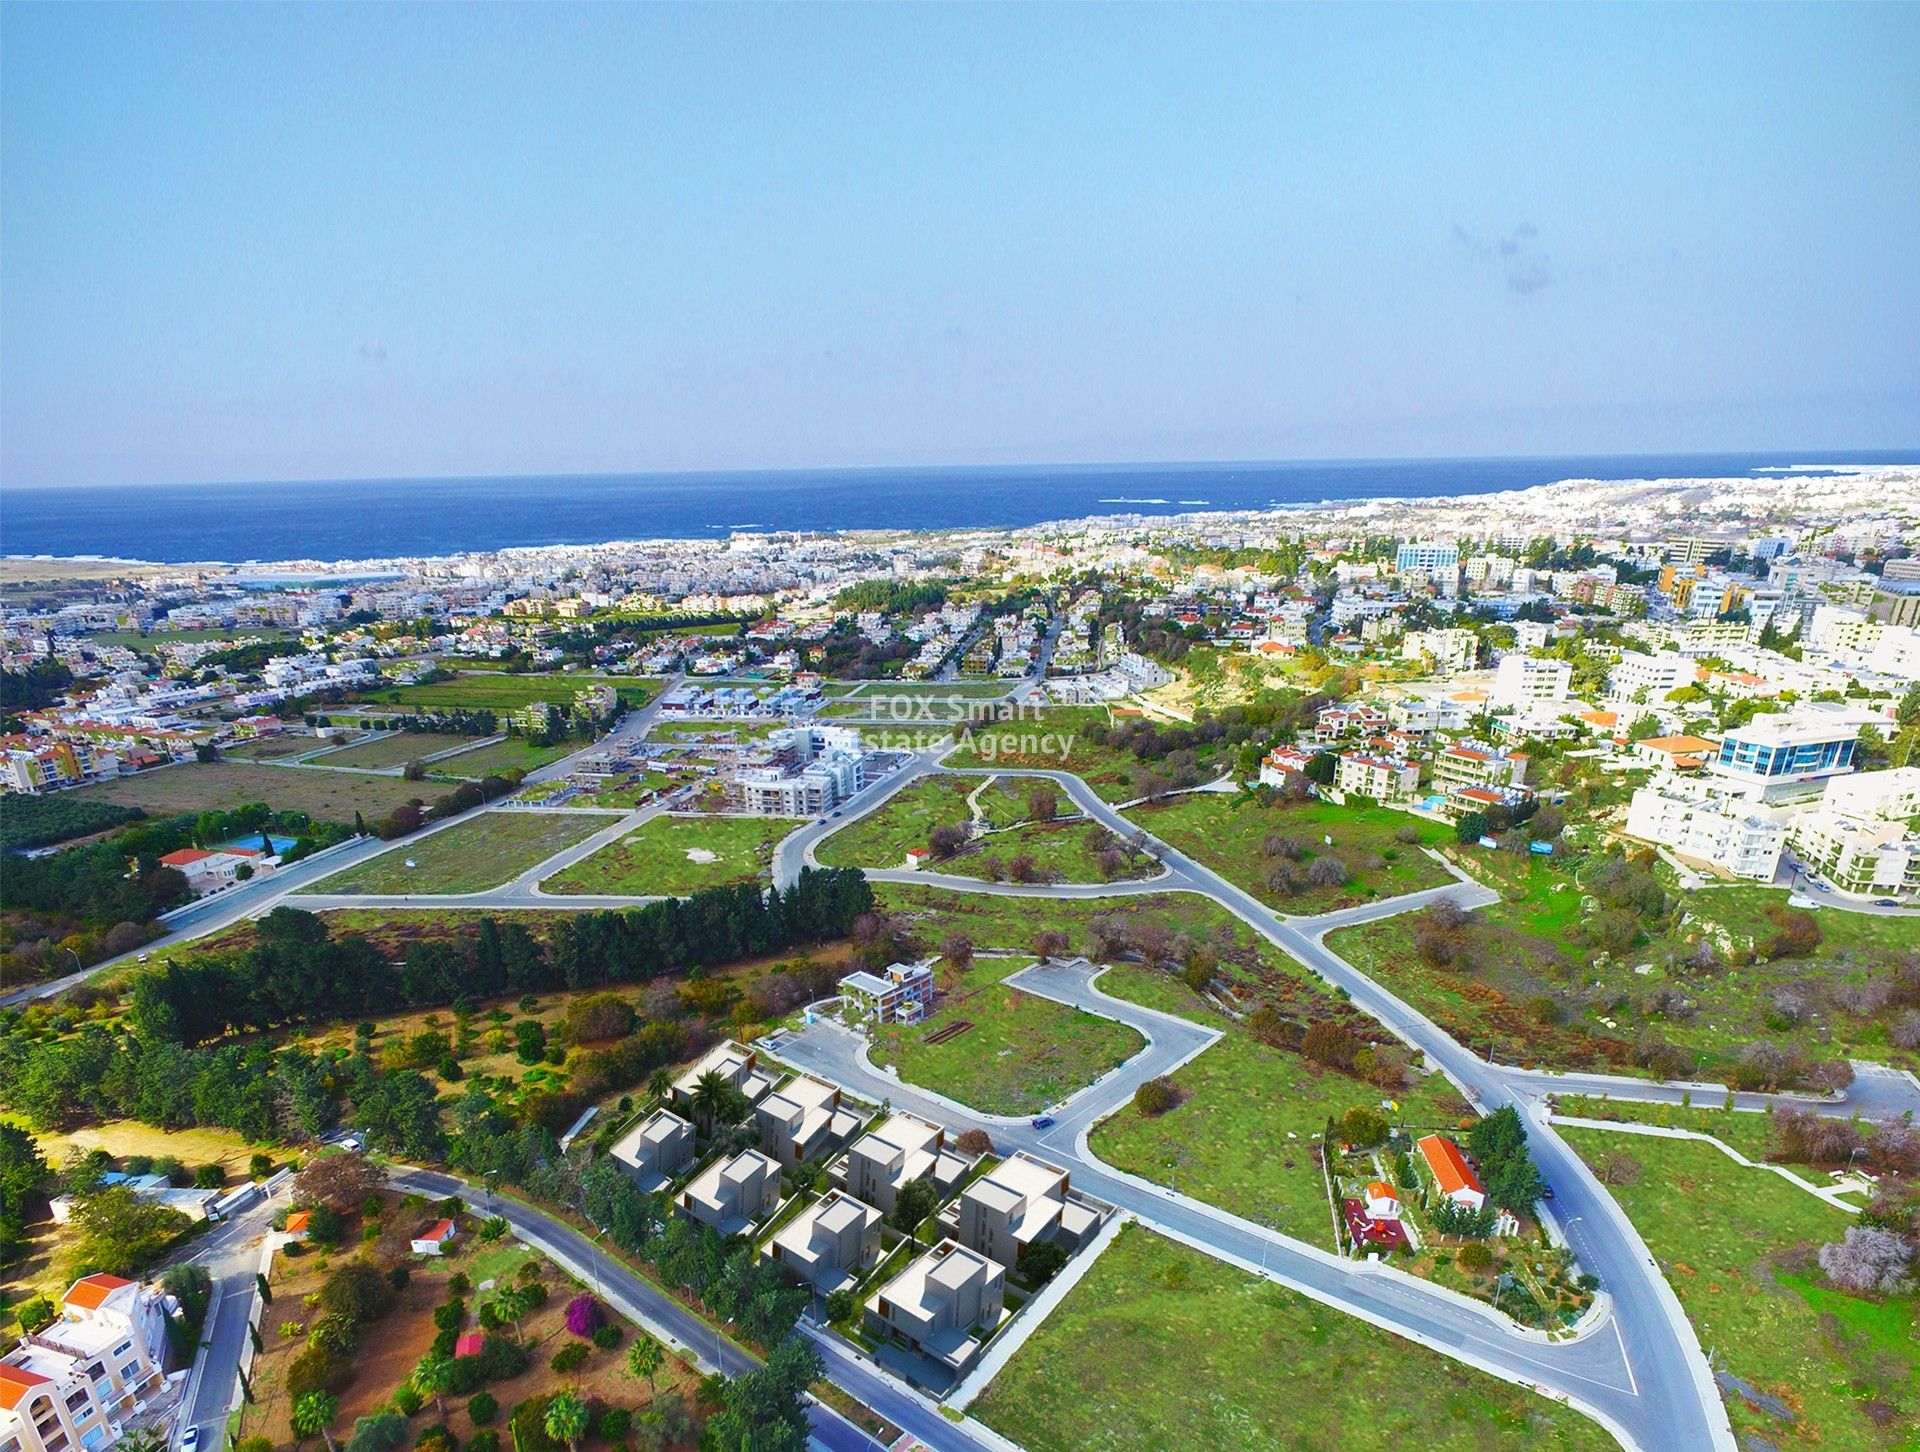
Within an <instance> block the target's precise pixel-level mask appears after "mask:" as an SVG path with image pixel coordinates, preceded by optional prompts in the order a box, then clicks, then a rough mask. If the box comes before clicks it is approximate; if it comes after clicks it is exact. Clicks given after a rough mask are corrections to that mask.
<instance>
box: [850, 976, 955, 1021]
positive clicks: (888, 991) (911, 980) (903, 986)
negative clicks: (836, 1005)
mask: <svg viewBox="0 0 1920 1452" xmlns="http://www.w3.org/2000/svg"><path fill="white" fill-rule="evenodd" d="M840 997H841V1000H842V1004H843V1008H842V1014H843V1016H844V1017H845V1018H846V1019H847V1020H848V1022H850V1023H875V1024H882V1023H919V1022H920V1021H921V1020H922V1019H923V1018H925V1017H926V1016H927V1015H928V1014H929V1013H931V1012H933V1001H934V985H933V965H932V963H931V962H927V963H893V964H890V965H888V966H887V967H886V968H883V969H881V971H880V972H878V973H869V972H867V971H866V969H864V968H861V969H856V970H855V971H854V972H852V973H849V974H847V976H846V977H844V978H842V979H841V980H840Z"/></svg>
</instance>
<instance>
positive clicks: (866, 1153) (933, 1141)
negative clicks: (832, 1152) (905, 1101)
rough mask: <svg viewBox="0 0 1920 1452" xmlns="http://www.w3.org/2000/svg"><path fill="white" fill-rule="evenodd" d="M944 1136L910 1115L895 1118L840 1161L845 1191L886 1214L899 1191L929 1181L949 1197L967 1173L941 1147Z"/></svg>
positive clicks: (856, 1144)
mask: <svg viewBox="0 0 1920 1452" xmlns="http://www.w3.org/2000/svg"><path fill="white" fill-rule="evenodd" d="M946 1146H947V1133H946V1131H945V1130H943V1129H939V1128H936V1127H935V1126H933V1125H931V1124H928V1123H927V1122H926V1120H924V1119H920V1118H917V1117H915V1116H914V1115H911V1114H895V1115H891V1116H889V1117H888V1118H887V1119H886V1120H885V1121H884V1122H883V1123H881V1124H878V1125H876V1126H875V1127H874V1128H872V1129H870V1130H868V1131H867V1132H866V1133H865V1134H863V1135H861V1136H860V1138H859V1139H857V1140H855V1141H854V1142H853V1145H852V1147H851V1148H849V1149H848V1150H847V1153H846V1157H845V1158H844V1159H843V1160H842V1161H841V1163H840V1166H839V1168H840V1170H841V1173H842V1175H843V1177H844V1179H845V1182H846V1191H847V1193H848V1194H849V1195H852V1196H853V1197H854V1198H855V1199H857V1200H864V1201H866V1203H867V1204H869V1205H874V1206H877V1207H878V1208H879V1209H880V1210H881V1212H882V1213H883V1214H892V1213H893V1207H894V1205H895V1204H896V1203H897V1202H898V1199H899V1194H900V1187H901V1186H902V1185H905V1184H907V1183H908V1182H909V1181H912V1180H923V1179H924V1180H932V1181H933V1183H934V1186H935V1188H937V1189H938V1190H939V1191H940V1193H941V1195H942V1196H946V1195H950V1194H952V1193H953V1189H954V1187H955V1186H956V1185H958V1184H959V1183H960V1181H961V1179H962V1178H963V1177H964V1176H965V1175H966V1173H967V1162H966V1161H965V1160H964V1159H962V1158H961V1157H960V1156H959V1155H957V1154H955V1153H954V1152H953V1151H951V1150H949V1149H948V1148H947V1147H946Z"/></svg>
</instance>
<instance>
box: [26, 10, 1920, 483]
mask: <svg viewBox="0 0 1920 1452" xmlns="http://www.w3.org/2000/svg"><path fill="white" fill-rule="evenodd" d="M1916 74H1920V7H1916V6H1913V5H1897V6H1896V5H1874V6H1863V7H1850V6H1845V5H1821V6H1816V7H1809V8H1795V7H1791V6H1764V7H1763V6H1753V7H1743V8H1724V9H1723V8H1712V7H1706V6H1632V7H1624V8H1606V9H1582V8H1571V7H1558V6H1556V7H1551V8H1538V9H1534V8H1521V7H1512V6H1501V7H1489V8H1479V9H1475V8H1464V7H1447V6H1437V5H1436V6H1423V7H1419V8H1414V9H1372V8H1364V7H1360V6H1345V5H1342V6H1325V7H1319V8H1309V9H1287V8H1281V9H1256V8H1252V7H1245V6H1234V7H1217V8H1204V7H1200V6H1185V7H1180V8H1165V9H1152V8H1147V7H1143V6H1129V7H1125V8H1104V7H1096V6H1076V5H1053V6H1048V7H1045V8H1038V9H1023V8H1017V7H1006V6H995V7H984V6H983V7H967V6H959V5H952V6H941V7H918V6H916V7H907V6H896V7H886V8H860V7H853V6H834V7H815V6H789V7H771V6H768V7H754V8H727V7H722V6H703V7H698V8H668V7H664V6H637V5H636V6H619V7H615V6H602V7H592V8H580V9H572V8H566V7H558V6H556V7H539V8H532V7H528V8H509V7H500V8H488V7H481V6H464V5H463V6H451V5H442V6H434V7H423V8H410V7H406V6H398V5H392V6H389V5H378V6H370V5H361V6H340V7H334V8H319V7H315V8H303V7H300V6H294V5H271V6H268V5H257V6H182V5H146V6H133V5H126V6H116V7H109V8H90V7H87V6H82V5H57V6H56V5H44V4H42V5H25V4H13V5H8V6H6V7H4V9H0V185H3V187H4V200H3V201H0V481H4V482H6V483H11V484H23V485H24V484H74V483H92V482H118V481H124V482H143V481H158V480H179V481H189V480H220V479H277V478H302V477H313V478H327V477H351V476H384V475H415V474H466V473H518V472H547V471H551V472H570V471H582V472H603V471H622V470H646V469H697V468H756V467H782V466H798V465H842V464H848V465H852V464H860V465H871V464H887V463H939V462H954V463H979V462H1007V461H1051V460H1148V459H1228V458H1297V457H1339V456H1356V457H1380V456H1392V455H1426V454H1539V453H1559V452H1629V451H1667V450H1686V449H1703V450H1704V449H1722V448H1728V449H1731V448H1741V449H1746V448H1751V449H1771V448H1779V449H1799V448H1807V449H1817V448H1818V447H1820V446H1828V447H1833V448H1840V447H1856V448H1871V447H1874V446H1878V445H1885V446H1896V445H1905V446H1911V445H1913V444H1915V443H1916V442H1920V341H1917V340H1920V86H1916V85H1915V83H1914V76H1915V75H1916Z"/></svg>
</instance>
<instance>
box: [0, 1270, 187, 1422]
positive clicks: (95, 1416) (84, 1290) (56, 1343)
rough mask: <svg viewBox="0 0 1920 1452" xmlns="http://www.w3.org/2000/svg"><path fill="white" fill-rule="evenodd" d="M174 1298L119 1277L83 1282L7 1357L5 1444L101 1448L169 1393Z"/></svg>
mask: <svg viewBox="0 0 1920 1452" xmlns="http://www.w3.org/2000/svg"><path fill="white" fill-rule="evenodd" d="M167 1316H168V1298H167V1297H166V1296H165V1295H163V1294H162V1293H161V1292H159V1291H158V1290H149V1289H147V1288H145V1287H142V1286H139V1285H136V1284H135V1283H134V1282H132V1281H129V1280H123V1279H121V1278H120V1277H119V1276H110V1275H90V1276H82V1277H81V1278H80V1279H79V1280H77V1281H75V1282H74V1283H73V1285H72V1286H70V1287H69V1288H68V1290H67V1294H66V1295H65V1296H64V1297H63V1298H62V1299H61V1303H60V1317H59V1319H58V1320H56V1321H54V1322H52V1323H51V1324H50V1325H48V1326H46V1327H43V1328H42V1329H41V1330H39V1331H36V1332H33V1333H32V1334H30V1335H27V1336H23V1337H21V1338H20V1343H19V1344H18V1345H17V1346H15V1347H14V1348H13V1350H11V1351H9V1352H8V1353H7V1354H6V1356H5V1357H4V1358H0V1448H5V1449H7V1452H70V1449H75V1448H79V1449H85V1452H100V1449H102V1448H104V1447H107V1446H110V1445H111V1444H112V1443H113V1442H114V1441H116V1440H117V1439H118V1438H119V1436H120V1434H121V1432H122V1430H123V1429H124V1424H125V1421H126V1419H127V1418H128V1417H130V1416H132V1415H134V1414H135V1413H137V1412H140V1411H142V1410H143V1409H144V1408H145V1407H146V1405H147V1402H148V1400H149V1399H150V1398H151V1397H152V1396H153V1395H154V1394H155V1393H156V1392H157V1391H158V1390H159V1389H160V1385H161V1380H162V1377H163V1374H164V1373H163V1367H164V1364H165V1359H166V1326H167Z"/></svg>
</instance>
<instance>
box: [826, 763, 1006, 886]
mask: <svg viewBox="0 0 1920 1452" xmlns="http://www.w3.org/2000/svg"><path fill="white" fill-rule="evenodd" d="M978 785H980V783H979V782H978V781H977V780H972V779H969V778H967V777H964V776H950V775H948V774H946V773H944V772H943V773H940V774H937V775H934V776H926V777H922V778H921V779H920V780H919V781H916V782H914V783H913V784H912V785H910V786H907V787H904V788H902V789H901V790H899V791H897V792H895V793H894V794H893V795H892V796H891V797H889V798H887V800H886V801H885V802H884V803H882V804H881V805H880V806H879V807H877V808H875V809H874V810H873V811H871V812H868V813H867V814H866V815H865V816H864V817H861V818H859V819H857V820H856V821H853V822H850V823H848V824H847V825H846V826H844V827H842V828H840V830H839V831H837V832H834V833H832V834H830V835H829V836H827V837H826V838H824V839H822V841H821V842H820V844H819V846H818V847H816V848H815V849H814V856H816V857H817V858H819V860H820V861H821V862H822V863H824V864H825V865H826V866H828V867H898V866H900V865H901V863H902V862H904V861H905V859H906V855H907V849H908V848H909V847H924V846H926V845H927V834H928V833H929V832H931V831H932V830H933V829H934V828H935V827H940V826H945V825H948V824H950V823H964V822H966V821H968V820H969V819H970V815H971V814H970V812H969V810H968V807H967V794H968V793H969V792H971V791H972V790H973V789H974V788H975V787H976V786H978Z"/></svg>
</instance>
